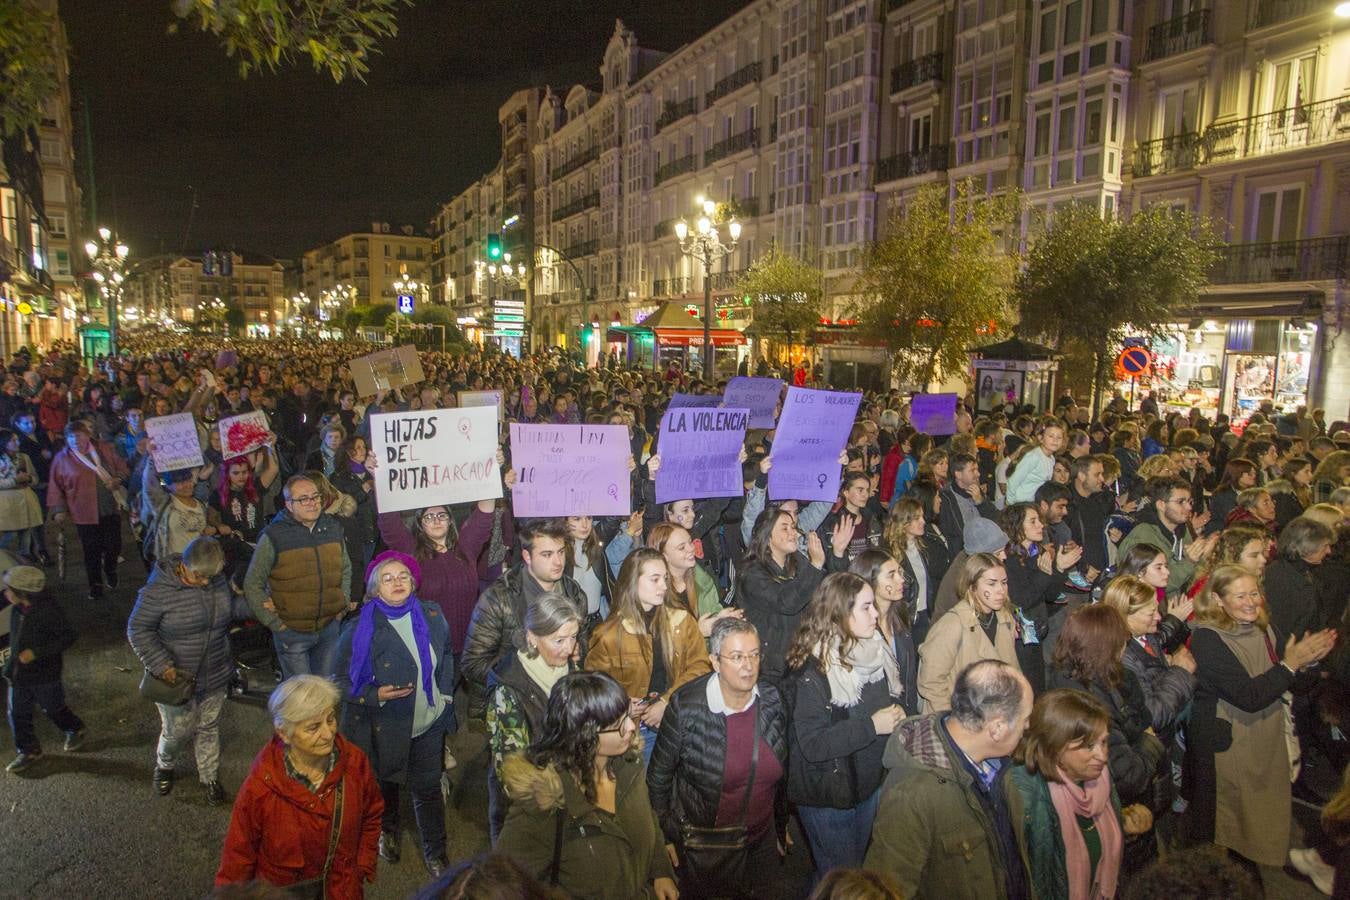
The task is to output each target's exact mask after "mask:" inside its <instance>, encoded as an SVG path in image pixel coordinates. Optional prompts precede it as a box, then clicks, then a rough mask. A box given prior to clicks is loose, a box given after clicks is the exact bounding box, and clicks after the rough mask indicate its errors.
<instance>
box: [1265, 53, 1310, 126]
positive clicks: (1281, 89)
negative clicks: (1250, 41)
mask: <svg viewBox="0 0 1350 900" xmlns="http://www.w3.org/2000/svg"><path fill="white" fill-rule="evenodd" d="M1316 63H1317V57H1316V56H1315V55H1313V54H1309V55H1307V56H1303V57H1300V58H1298V59H1291V60H1286V61H1284V62H1282V63H1277V64H1276V65H1275V66H1274V67H1273V68H1272V70H1271V78H1270V99H1269V101H1268V103H1269V106H1268V107H1267V108H1268V109H1269V110H1270V111H1271V112H1274V111H1276V110H1284V109H1292V110H1294V116H1295V120H1296V122H1298V123H1302V122H1303V121H1306V117H1307V112H1306V111H1305V110H1304V109H1303V107H1304V106H1306V105H1307V104H1308V103H1311V102H1312V99H1313V87H1314V84H1315V82H1314V80H1313V77H1314V75H1315V72H1316ZM1280 124H1284V123H1283V122H1281V123H1280Z"/></svg>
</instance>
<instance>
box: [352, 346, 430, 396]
mask: <svg viewBox="0 0 1350 900" xmlns="http://www.w3.org/2000/svg"><path fill="white" fill-rule="evenodd" d="M349 368H350V369H351V372H352V379H353V380H354V381H355V382H356V392H357V393H358V394H360V395H361V396H362V397H373V396H375V394H376V393H377V392H378V391H392V390H393V389H394V388H396V387H403V385H405V384H418V383H420V382H421V381H423V380H425V378H426V376H425V375H424V374H422V361H421V359H420V358H419V357H418V355H417V348H416V347H414V346H413V345H412V344H408V345H406V346H403V347H395V348H393V349H390V350H379V351H376V352H375V353H370V354H367V355H366V356H358V357H357V358H356V359H354V360H352V361H351V364H350V365H349Z"/></svg>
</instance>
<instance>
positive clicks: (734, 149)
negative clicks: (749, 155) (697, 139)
mask: <svg viewBox="0 0 1350 900" xmlns="http://www.w3.org/2000/svg"><path fill="white" fill-rule="evenodd" d="M758 146H759V129H758V128H747V129H746V130H745V131H742V132H741V133H740V134H733V135H732V136H731V137H729V138H723V139H722V140H720V141H718V142H717V143H715V144H713V145H712V146H711V147H709V148H708V149H707V150H704V151H703V164H704V165H705V166H710V165H712V164H713V163H715V162H717V161H718V160H719V159H725V158H726V157H728V156H731V155H732V154H735V153H740V152H741V151H742V150H749V149H750V148H752V147H758Z"/></svg>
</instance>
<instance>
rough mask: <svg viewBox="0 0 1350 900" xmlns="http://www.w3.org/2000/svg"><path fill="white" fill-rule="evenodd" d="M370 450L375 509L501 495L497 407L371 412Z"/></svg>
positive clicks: (464, 500)
mask: <svg viewBox="0 0 1350 900" xmlns="http://www.w3.org/2000/svg"><path fill="white" fill-rule="evenodd" d="M370 449H371V452H372V453H374V454H375V456H376V458H377V459H378V460H379V464H378V468H377V469H376V470H375V496H376V499H377V500H378V501H379V507H380V512H395V511H397V510H402V509H420V508H421V507H425V506H437V505H440V504H450V503H465V502H468V501H470V500H486V499H488V498H490V497H500V496H501V495H502V478H501V466H499V465H498V464H497V412H496V410H494V409H492V408H491V407H479V408H477V409H432V410H426V411H410V412H403V413H376V414H375V415H372V416H371V417H370Z"/></svg>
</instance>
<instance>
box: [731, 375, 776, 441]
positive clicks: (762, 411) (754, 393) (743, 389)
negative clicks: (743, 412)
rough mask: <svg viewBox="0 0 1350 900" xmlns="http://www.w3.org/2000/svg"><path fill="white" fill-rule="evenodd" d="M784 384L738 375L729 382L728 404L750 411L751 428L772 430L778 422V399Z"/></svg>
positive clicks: (733, 407)
mask: <svg viewBox="0 0 1350 900" xmlns="http://www.w3.org/2000/svg"><path fill="white" fill-rule="evenodd" d="M781 396H783V382H782V380H781V379H778V378H749V377H747V376H745V375H737V376H736V377H735V378H733V379H731V380H730V381H728V382H727V393H726V403H727V406H728V407H730V408H732V409H748V410H750V427H751V428H772V427H773V426H774V424H775V423H776V422H777V421H778V398H779V397H781Z"/></svg>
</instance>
